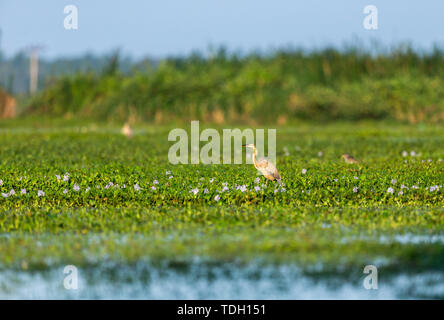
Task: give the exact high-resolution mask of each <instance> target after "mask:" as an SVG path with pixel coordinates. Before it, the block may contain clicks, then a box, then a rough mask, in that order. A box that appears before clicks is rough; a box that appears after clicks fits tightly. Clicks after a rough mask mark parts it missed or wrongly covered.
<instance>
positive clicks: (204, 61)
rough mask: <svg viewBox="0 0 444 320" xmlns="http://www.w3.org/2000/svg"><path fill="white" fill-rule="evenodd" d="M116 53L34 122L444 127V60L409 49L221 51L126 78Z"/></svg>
mask: <svg viewBox="0 0 444 320" xmlns="http://www.w3.org/2000/svg"><path fill="white" fill-rule="evenodd" d="M120 64H121V59H120V58H119V56H118V54H117V53H115V54H114V55H112V56H111V57H108V60H107V62H106V63H105V64H104V65H103V66H101V71H100V72H93V71H92V70H78V71H77V72H74V73H73V74H70V75H63V76H57V77H53V78H51V79H47V81H46V84H45V89H44V90H41V91H40V92H39V93H38V94H37V95H36V96H34V97H32V98H31V99H30V100H28V101H27V103H26V106H25V107H26V110H27V112H28V113H32V114H47V115H48V114H49V115H53V116H57V117H60V116H63V117H80V118H82V117H84V118H92V119H98V120H99V119H100V120H101V119H107V120H112V121H127V120H128V119H132V120H134V121H154V122H158V123H161V122H167V121H172V120H175V119H176V120H178V121H183V120H190V119H201V120H205V121H210V122H218V123H222V122H226V121H228V122H243V123H264V122H272V123H278V124H284V123H285V122H287V121H288V120H291V119H309V120H335V119H343V120H358V119H394V120H399V121H406V122H411V123H416V122H439V121H443V120H444V51H443V50H441V49H440V48H438V47H436V48H434V49H433V50H431V51H428V52H423V53H421V52H417V51H415V50H413V49H412V48H411V47H410V46H401V47H398V48H395V49H393V50H391V51H390V52H386V53H380V54H375V53H370V52H368V51H365V50H363V49H360V48H358V47H348V48H345V49H342V50H339V49H335V48H325V49H322V50H314V51H313V50H312V51H307V50H302V49H291V50H290V49H289V50H279V51H275V52H272V53H268V54H259V53H251V54H248V55H240V54H236V53H228V52H227V50H225V49H224V48H221V49H219V50H217V51H216V52H214V53H213V54H211V55H206V56H205V55H203V54H199V53H193V54H191V55H189V56H186V57H172V58H167V59H165V60H162V61H160V62H159V63H158V64H156V65H153V64H149V63H148V64H144V65H143V67H141V65H139V67H138V68H132V69H131V72H123V71H122V67H121V65H120Z"/></svg>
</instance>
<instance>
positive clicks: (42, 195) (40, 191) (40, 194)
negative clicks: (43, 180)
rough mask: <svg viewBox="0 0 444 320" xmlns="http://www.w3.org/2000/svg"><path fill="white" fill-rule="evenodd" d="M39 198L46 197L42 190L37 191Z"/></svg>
mask: <svg viewBox="0 0 444 320" xmlns="http://www.w3.org/2000/svg"><path fill="white" fill-rule="evenodd" d="M37 196H38V197H44V196H45V193H44V192H43V191H42V190H39V191H37Z"/></svg>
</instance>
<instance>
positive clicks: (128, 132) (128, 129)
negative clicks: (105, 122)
mask: <svg viewBox="0 0 444 320" xmlns="http://www.w3.org/2000/svg"><path fill="white" fill-rule="evenodd" d="M122 134H123V135H124V136H126V137H128V138H132V137H133V130H132V129H131V127H130V125H129V123H128V122H127V123H125V125H124V126H123V128H122Z"/></svg>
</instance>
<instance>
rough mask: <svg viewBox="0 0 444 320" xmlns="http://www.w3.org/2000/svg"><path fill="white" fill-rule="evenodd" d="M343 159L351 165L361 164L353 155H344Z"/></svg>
mask: <svg viewBox="0 0 444 320" xmlns="http://www.w3.org/2000/svg"><path fill="white" fill-rule="evenodd" d="M342 159H344V161H345V162H346V163H350V164H355V163H359V161H358V160H356V159H355V158H353V157H352V156H351V155H349V154H348V153H344V154H343V155H342Z"/></svg>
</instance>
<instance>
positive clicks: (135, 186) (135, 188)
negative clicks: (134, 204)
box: [134, 183, 140, 191]
mask: <svg viewBox="0 0 444 320" xmlns="http://www.w3.org/2000/svg"><path fill="white" fill-rule="evenodd" d="M134 190H136V191H140V187H139V185H138V184H137V183H136V184H135V185H134Z"/></svg>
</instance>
